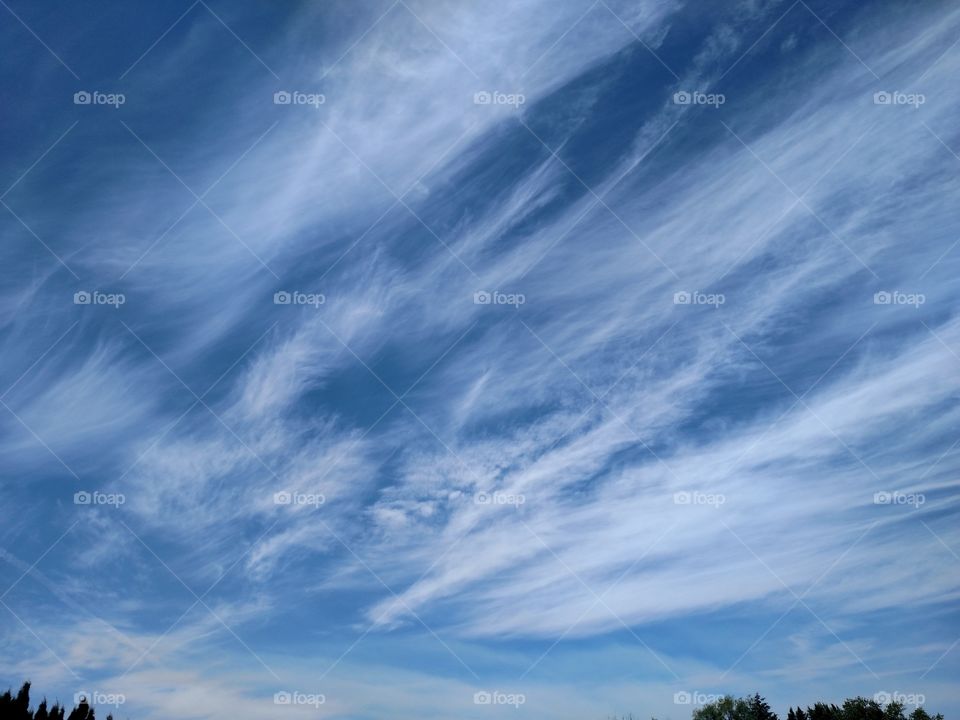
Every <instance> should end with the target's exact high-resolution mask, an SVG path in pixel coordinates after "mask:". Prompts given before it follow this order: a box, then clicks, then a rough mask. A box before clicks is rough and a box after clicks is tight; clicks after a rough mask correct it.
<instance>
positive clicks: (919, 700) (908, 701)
mask: <svg viewBox="0 0 960 720" xmlns="http://www.w3.org/2000/svg"><path fill="white" fill-rule="evenodd" d="M873 701H874V702H876V703H879V704H880V705H888V704H889V703H892V702H895V703H900V704H901V705H913V706H915V707H919V706H920V705H923V704H924V703H925V702H926V701H927V697H926V696H925V695H924V694H923V693H902V692H898V691H896V690H894V691H893V692H887V691H886V690H881V691H880V692H878V693H877V694H876V695H874V696H873Z"/></svg>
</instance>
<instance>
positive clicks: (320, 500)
mask: <svg viewBox="0 0 960 720" xmlns="http://www.w3.org/2000/svg"><path fill="white" fill-rule="evenodd" d="M326 501H327V498H326V497H325V496H324V495H323V493H301V492H291V491H289V490H281V491H280V492H275V493H274V494H273V504H274V505H312V506H313V507H320V506H321V505H323V504H324V503H325V502H326Z"/></svg>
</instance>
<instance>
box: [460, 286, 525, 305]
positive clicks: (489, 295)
mask: <svg viewBox="0 0 960 720" xmlns="http://www.w3.org/2000/svg"><path fill="white" fill-rule="evenodd" d="M526 301H527V296H526V295H524V294H523V293H503V292H500V291H499V290H494V291H493V292H487V291H486V290H477V291H476V292H475V293H474V294H473V304H474V305H513V307H515V308H518V307H520V306H521V305H523V304H524V303H525V302H526Z"/></svg>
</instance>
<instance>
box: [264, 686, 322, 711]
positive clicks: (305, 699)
mask: <svg viewBox="0 0 960 720" xmlns="http://www.w3.org/2000/svg"><path fill="white" fill-rule="evenodd" d="M326 701H327V697H326V695H324V694H323V693H304V692H300V691H299V690H293V691H289V692H288V691H287V690H281V691H280V692H277V693H274V694H273V704H274V705H313V707H315V708H317V707H320V706H321V705H323V704H324V703H325V702H326Z"/></svg>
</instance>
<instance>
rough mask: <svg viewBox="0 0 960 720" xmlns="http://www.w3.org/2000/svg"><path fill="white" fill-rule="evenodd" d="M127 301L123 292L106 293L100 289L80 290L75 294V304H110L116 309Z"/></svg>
mask: <svg viewBox="0 0 960 720" xmlns="http://www.w3.org/2000/svg"><path fill="white" fill-rule="evenodd" d="M126 302H127V296H126V295H124V294H123V293H105V292H100V291H99V290H92V291H88V290H78V291H77V292H75V293H74V294H73V304H74V305H109V306H111V307H113V308H114V309H116V308H119V307H120V306H121V305H123V304H124V303H126Z"/></svg>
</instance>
